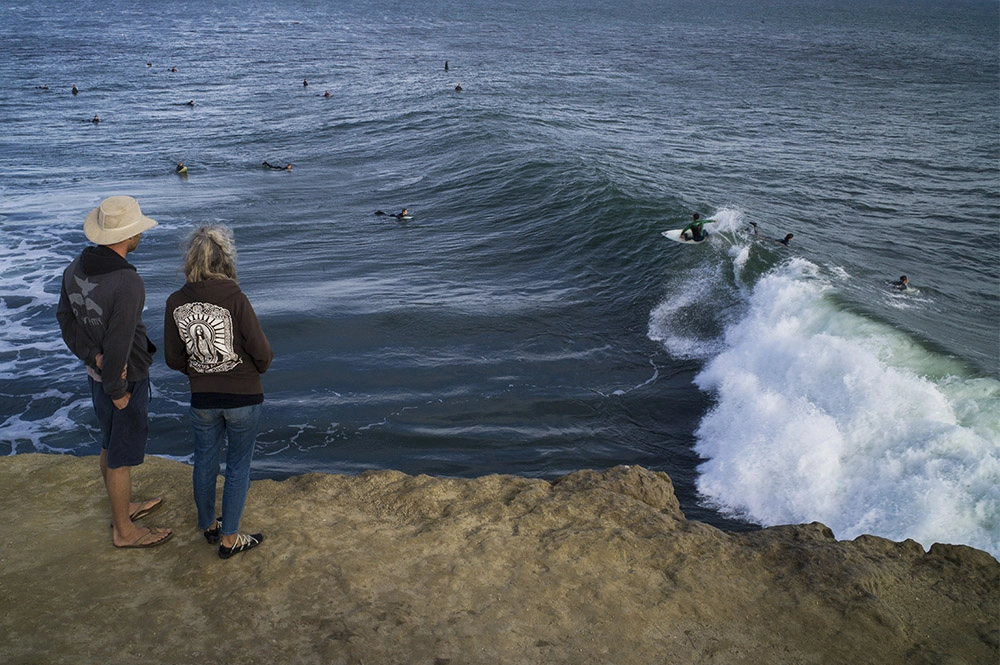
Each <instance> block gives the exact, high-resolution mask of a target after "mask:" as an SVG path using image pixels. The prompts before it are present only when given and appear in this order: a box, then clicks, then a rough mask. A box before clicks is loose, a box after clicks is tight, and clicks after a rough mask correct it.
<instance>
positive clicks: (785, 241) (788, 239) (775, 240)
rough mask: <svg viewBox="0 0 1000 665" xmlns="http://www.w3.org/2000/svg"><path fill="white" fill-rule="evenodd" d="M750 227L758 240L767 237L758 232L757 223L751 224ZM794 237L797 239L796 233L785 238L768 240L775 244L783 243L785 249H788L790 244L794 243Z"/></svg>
mask: <svg viewBox="0 0 1000 665" xmlns="http://www.w3.org/2000/svg"><path fill="white" fill-rule="evenodd" d="M750 226H752V227H753V234H754V235H755V236H757V237H758V238H764V237H765V236H762V235H761V234H760V233H758V232H757V224H756V223H755V222H750ZM794 237H795V234H794V233H789V234H788V235H786V236H785V237H784V238H768V240H773V241H774V242H778V243H781V244H782V245H784V246H785V247H788V244H789V243H790V242H792V238H794Z"/></svg>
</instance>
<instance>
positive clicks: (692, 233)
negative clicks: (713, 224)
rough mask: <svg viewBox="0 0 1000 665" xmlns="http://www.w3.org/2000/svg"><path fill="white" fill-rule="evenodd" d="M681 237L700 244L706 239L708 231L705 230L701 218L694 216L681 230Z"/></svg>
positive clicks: (696, 214) (697, 215)
mask: <svg viewBox="0 0 1000 665" xmlns="http://www.w3.org/2000/svg"><path fill="white" fill-rule="evenodd" d="M709 221H711V220H709ZM681 237H682V238H684V239H685V240H694V241H695V242H701V241H702V240H704V239H705V238H707V237H708V231H706V230H705V220H703V219H702V218H701V215H699V214H698V213H695V214H694V216H693V219H692V221H691V223H690V224H688V225H687V226H685V227H684V228H683V229H681Z"/></svg>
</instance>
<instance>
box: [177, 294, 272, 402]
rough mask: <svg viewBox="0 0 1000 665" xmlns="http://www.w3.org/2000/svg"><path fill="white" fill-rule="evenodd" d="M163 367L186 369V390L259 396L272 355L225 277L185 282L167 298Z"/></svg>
mask: <svg viewBox="0 0 1000 665" xmlns="http://www.w3.org/2000/svg"><path fill="white" fill-rule="evenodd" d="M163 342H164V344H163V346H164V355H165V356H166V361H167V366H169V367H170V368H172V369H176V370H177V371H179V372H183V373H184V374H187V376H188V379H189V380H190V382H191V393H192V394H194V393H213V394H217V395H260V396H261V397H263V394H264V385H263V383H262V382H261V379H260V375H261V374H263V373H264V372H266V371H267V368H268V367H270V366H271V360H272V359H273V358H274V352H272V351H271V345H270V343H269V342H268V341H267V337H266V336H265V335H264V331H263V330H262V329H261V327H260V322H259V321H257V315H256V314H255V313H254V311H253V307H252V306H251V305H250V301H249V300H248V299H247V297H246V295H244V293H243V291H241V290H240V287H239V284H237V283H236V282H235V281H234V280H231V279H209V280H205V281H203V282H188V283H187V284H185V285H184V287H183V288H182V289H181V290H179V291H175V292H174V293H172V294H170V297H169V298H167V311H166V315H165V316H164V321H163Z"/></svg>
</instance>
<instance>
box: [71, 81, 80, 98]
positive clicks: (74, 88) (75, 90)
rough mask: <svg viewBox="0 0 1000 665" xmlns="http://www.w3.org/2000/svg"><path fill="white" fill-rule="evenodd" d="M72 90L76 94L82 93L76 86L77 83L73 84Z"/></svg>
mask: <svg viewBox="0 0 1000 665" xmlns="http://www.w3.org/2000/svg"><path fill="white" fill-rule="evenodd" d="M72 92H73V94H74V95H78V94H80V90H79V88H77V87H76V85H75V84H74V85H73V91H72Z"/></svg>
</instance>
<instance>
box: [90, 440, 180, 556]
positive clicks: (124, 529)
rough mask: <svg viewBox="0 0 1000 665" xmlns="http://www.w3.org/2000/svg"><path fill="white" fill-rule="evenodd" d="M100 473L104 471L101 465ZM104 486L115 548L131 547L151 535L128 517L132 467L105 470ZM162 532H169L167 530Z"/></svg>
mask: <svg viewBox="0 0 1000 665" xmlns="http://www.w3.org/2000/svg"><path fill="white" fill-rule="evenodd" d="M102 459H103V458H102ZM102 471H104V466H103V465H102ZM104 485H105V487H106V488H107V490H108V500H109V501H110V502H111V521H112V525H113V526H114V534H113V535H112V541H113V542H114V544H115V546H116V547H125V546H127V545H133V544H134V543H136V541H138V540H139V539H140V538H142V537H143V536H145V535H148V534H149V533H151V531H150V530H149V529H147V528H146V527H144V526H136V525H135V524H134V523H133V522H132V520H131V518H130V517H129V516H130V515H131V514H132V513H131V510H132V503H131V502H130V501H129V499H130V498H131V496H132V467H129V466H122V467H119V468H117V469H107V470H106V471H105V476H104ZM163 531H165V532H167V533H169V532H170V530H169V529H165V530H163Z"/></svg>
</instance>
